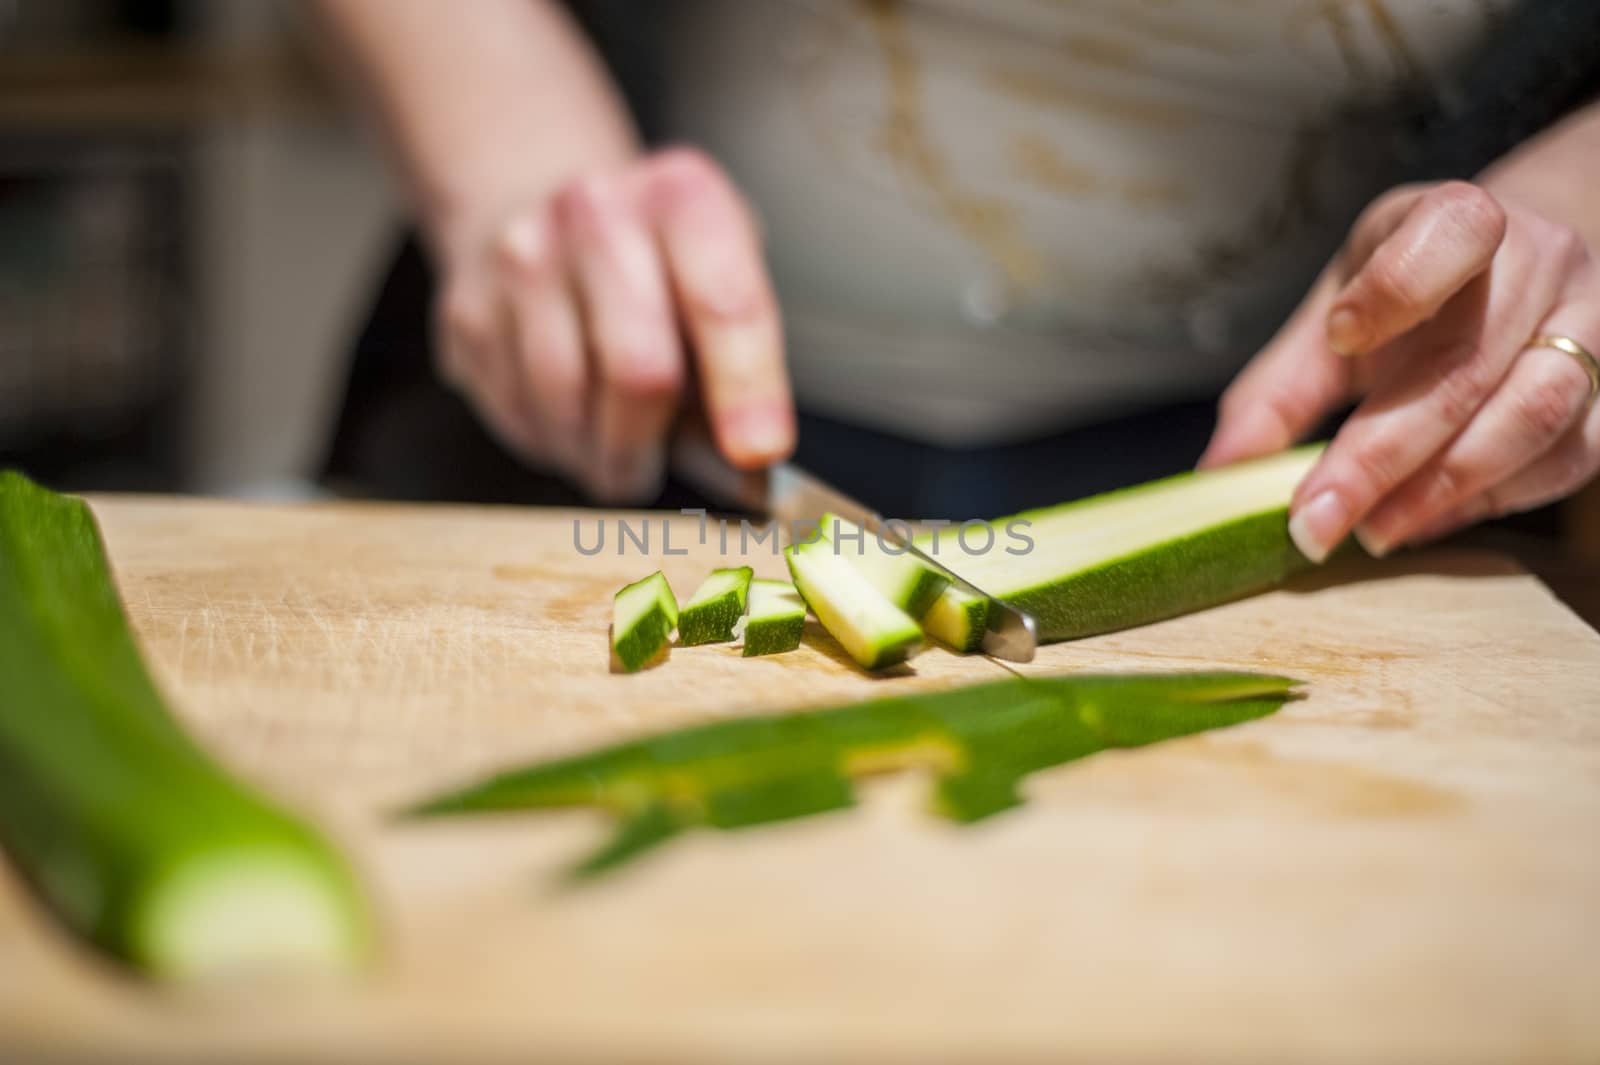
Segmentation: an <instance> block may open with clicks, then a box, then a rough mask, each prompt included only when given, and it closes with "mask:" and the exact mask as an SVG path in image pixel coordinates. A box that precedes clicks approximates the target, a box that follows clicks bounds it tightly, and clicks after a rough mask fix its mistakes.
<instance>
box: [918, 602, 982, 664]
mask: <svg viewBox="0 0 1600 1065" xmlns="http://www.w3.org/2000/svg"><path fill="white" fill-rule="evenodd" d="M988 627H989V600H987V599H985V598H984V597H983V596H981V595H973V594H972V593H971V592H967V591H963V590H962V589H960V588H956V587H950V588H946V589H945V590H944V591H943V592H942V593H941V594H940V595H939V598H938V599H935V600H934V601H933V605H932V606H931V607H929V608H928V612H927V613H926V614H924V615H922V629H923V631H924V632H926V633H927V634H928V635H929V636H932V637H933V638H934V639H935V640H938V641H939V642H940V643H942V644H944V645H945V646H947V647H949V648H950V649H951V650H953V651H960V652H961V653H962V654H967V653H969V652H972V651H976V650H978V649H979V648H981V647H982V646H983V634H984V632H985V631H986V630H987V629H988Z"/></svg>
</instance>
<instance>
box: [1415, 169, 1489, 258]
mask: <svg viewBox="0 0 1600 1065" xmlns="http://www.w3.org/2000/svg"><path fill="white" fill-rule="evenodd" d="M1427 195H1428V198H1429V199H1430V200H1431V201H1432V202H1433V203H1434V204H1435V205H1436V206H1437V207H1438V208H1439V209H1440V210H1441V211H1443V212H1444V213H1445V214H1446V215H1447V216H1448V217H1450V218H1452V219H1454V220H1455V221H1456V223H1457V224H1458V225H1461V226H1462V227H1463V228H1465V229H1467V230H1469V231H1470V232H1472V233H1475V234H1481V235H1482V236H1484V237H1487V238H1490V239H1491V240H1492V241H1493V242H1494V243H1499V241H1500V240H1501V238H1503V237H1504V236H1505V232H1506V210H1505V208H1504V207H1502V206H1501V205H1500V201H1499V200H1496V199H1495V198H1494V197H1493V196H1491V195H1490V194H1489V193H1488V192H1486V191H1484V189H1483V188H1481V187H1480V186H1478V185H1474V184H1472V183H1471V182H1470V181H1446V182H1444V183H1442V184H1440V185H1437V186H1435V187H1434V189H1433V190H1432V191H1431V192H1429V193H1428V194H1427Z"/></svg>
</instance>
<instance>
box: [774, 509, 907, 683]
mask: <svg viewBox="0 0 1600 1065" xmlns="http://www.w3.org/2000/svg"><path fill="white" fill-rule="evenodd" d="M784 557H785V558H786V559H787V560H788V563H789V573H790V575H791V576H793V577H794V586H795V588H796V589H797V590H798V591H799V592H800V595H801V596H802V597H803V598H804V599H805V601H806V603H807V604H808V605H810V607H811V611H812V613H814V614H816V615H817V620H818V621H821V622H822V627H823V628H825V629H827V630H828V632H829V634H831V635H832V636H833V638H834V639H836V640H838V641H839V644H840V646H842V647H843V648H844V649H845V651H846V652H847V653H848V654H849V655H850V657H851V658H853V659H855V661H856V663H857V664H858V665H860V666H861V668H863V669H884V668H886V667H888V666H892V665H896V664H898V663H900V662H904V661H905V660H906V656H907V655H909V654H910V653H911V650H912V649H913V648H914V647H916V646H917V645H918V644H920V643H921V642H922V630H921V629H920V628H918V627H917V623H916V622H915V621H913V620H912V619H911V617H910V616H909V615H908V614H907V613H906V612H905V611H904V610H901V609H900V608H899V607H897V606H895V605H894V604H893V603H891V602H889V600H888V599H885V598H884V596H883V593H881V592H879V591H878V590H877V589H876V588H874V587H873V586H872V582H870V581H869V580H867V578H866V575H865V574H863V573H862V572H861V571H860V570H859V569H857V568H856V567H855V566H853V565H852V564H851V563H850V561H849V560H848V559H846V558H845V557H843V556H842V555H837V554H835V553H834V550H833V545H832V544H830V543H828V542H827V541H826V540H816V541H812V542H810V543H806V544H796V545H794V546H792V547H790V548H788V549H787V550H786V551H785V552H784Z"/></svg>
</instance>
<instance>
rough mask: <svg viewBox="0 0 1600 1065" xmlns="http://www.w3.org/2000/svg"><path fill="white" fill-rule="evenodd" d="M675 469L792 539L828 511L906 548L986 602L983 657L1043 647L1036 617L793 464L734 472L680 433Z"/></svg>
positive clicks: (701, 441) (707, 447)
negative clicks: (772, 523)
mask: <svg viewBox="0 0 1600 1065" xmlns="http://www.w3.org/2000/svg"><path fill="white" fill-rule="evenodd" d="M671 464H672V472H673V473H674V474H675V475H676V476H677V477H678V478H679V479H681V480H682V481H684V482H685V483H687V484H689V485H690V486H692V487H693V488H695V489H696V490H697V491H699V492H701V493H702V494H704V495H706V496H708V497H710V498H712V499H716V500H721V501H723V502H725V503H729V504H732V505H735V506H738V507H740V508H742V509H744V510H748V511H751V512H753V513H757V514H765V515H766V516H767V517H769V518H771V519H773V520H774V521H776V522H778V523H779V525H780V526H781V528H782V530H783V532H786V533H788V534H789V535H791V536H792V535H793V534H794V530H795V529H796V528H798V527H802V526H809V527H810V528H813V529H815V528H817V527H818V526H819V525H820V524H821V521H822V516H823V515H824V514H827V513H830V512H831V513H833V514H837V515H838V516H839V517H841V518H843V519H845V520H846V521H851V522H854V523H856V524H857V525H859V526H861V528H862V529H864V530H866V532H867V533H869V534H872V535H875V536H877V537H878V538H879V541H880V542H881V543H883V544H885V545H887V546H892V547H894V548H896V549H903V550H904V551H905V553H907V554H909V555H911V556H912V557H913V558H915V559H916V560H917V561H918V562H920V563H922V564H923V565H924V566H927V567H928V568H929V569H931V570H933V571H934V572H935V573H938V574H940V575H941V576H943V577H945V578H946V579H947V580H949V581H950V583H951V584H952V585H954V586H956V587H957V588H960V589H961V590H962V591H964V592H967V593H968V594H970V595H975V596H978V597H979V598H981V599H985V600H987V601H988V603H989V611H988V617H989V620H988V625H987V627H986V629H985V631H984V634H983V644H982V647H983V653H984V654H986V655H989V656H990V657H993V658H1003V659H1005V660H1007V661H1010V662H1031V661H1032V660H1033V653H1034V651H1035V650H1036V649H1037V648H1038V646H1039V637H1038V628H1037V626H1036V625H1035V624H1034V620H1033V618H1031V617H1029V616H1028V615H1027V614H1024V613H1023V612H1022V611H1020V610H1018V609H1017V608H1016V607H1014V606H1012V605H1010V604H1009V603H1007V602H1005V601H1004V600H1002V599H996V598H995V597H994V596H992V595H989V594H988V593H987V592H985V591H983V590H982V589H981V588H978V587H976V586H974V585H973V583H972V582H971V581H969V580H967V579H966V578H964V577H962V576H961V575H960V574H958V573H956V572H954V571H953V570H951V569H950V567H949V566H946V565H945V564H944V563H943V562H940V561H939V560H938V559H937V558H934V557H933V556H932V555H929V554H928V553H926V552H924V551H922V550H921V549H920V548H918V547H917V546H916V544H914V543H912V542H911V540H910V539H909V537H907V536H906V534H905V532H904V531H902V530H903V528H904V527H903V526H901V525H900V523H898V522H885V521H884V520H883V519H882V518H880V517H879V516H878V514H877V513H876V512H874V511H872V510H870V509H869V508H867V507H865V506H863V505H862V504H860V503H858V502H856V501H855V500H854V499H851V498H850V497H849V496H847V495H845V494H844V493H843V492H840V491H839V490H838V489H836V488H834V487H832V486H831V485H829V484H828V483H826V482H825V481H823V480H821V479H820V478H818V477H815V476H813V475H812V474H810V473H807V472H806V471H805V470H803V469H801V468H800V467H798V466H796V465H794V464H793V463H788V462H779V463H776V464H774V465H772V466H770V467H768V468H767V469H765V470H755V471H749V470H739V469H735V468H734V467H733V466H732V465H730V464H729V463H728V461H727V460H726V459H724V458H723V457H722V454H721V453H720V452H719V451H718V450H717V448H716V445H715V444H713V443H712V442H711V440H710V439H709V438H708V437H705V436H702V435H699V434H690V433H680V434H679V435H678V436H677V438H676V439H675V440H674V442H673V447H672V456H671ZM897 526H899V527H897ZM781 535H783V533H780V536H781Z"/></svg>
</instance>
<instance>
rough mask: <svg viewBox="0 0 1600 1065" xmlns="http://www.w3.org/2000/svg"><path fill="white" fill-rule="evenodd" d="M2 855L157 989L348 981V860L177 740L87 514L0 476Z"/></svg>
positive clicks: (361, 909)
mask: <svg viewBox="0 0 1600 1065" xmlns="http://www.w3.org/2000/svg"><path fill="white" fill-rule="evenodd" d="M0 677H3V678H4V680H3V682H0V844H3V845H4V847H5V850H6V851H7V853H8V854H9V855H10V858H11V860H12V862H13V863H14V864H15V866H16V867H17V869H18V870H19V871H20V872H21V873H22V874H23V876H24V877H25V878H26V879H27V880H28V881H29V883H30V884H31V885H32V886H33V888H34V889H35V891H36V892H37V893H38V895H39V897H40V898H41V899H42V901H43V902H44V903H45V905H46V906H47V908H48V909H49V910H50V911H51V912H52V913H53V914H54V915H55V916H56V917H57V918H58V919H59V920H60V921H61V923H62V924H64V925H65V926H66V927H67V928H68V929H70V930H71V931H73V932H75V933H77V934H79V935H80V936H82V937H84V938H85V939H87V940H88V941H89V942H91V943H92V944H94V945H96V946H98V947H99V948H100V949H101V950H103V951H105V952H107V953H109V954H111V955H112V956H114V957H117V958H120V959H121V960H123V961H124V962H126V963H127V964H129V965H131V966H132V967H134V968H135V969H137V970H140V971H142V972H144V973H146V974H147V975H150V976H153V977H157V978H163V979H172V980H189V979H198V978H204V977H209V976H213V975H225V974H231V973H236V972H240V971H256V970H261V969H283V968H289V969H298V968H305V967H317V968H323V967H329V966H333V967H346V966H349V965H350V964H352V963H354V962H356V961H358V960H359V959H361V958H362V957H363V956H364V955H365V954H366V953H367V951H368V947H369V939H370V922H369V918H368V914H367V910H366V906H365V903H364V900H363V896H362V894H361V892H360V891H359V890H358V888H357V885H356V882H355V880H354V878H353V876H352V875H351V872H350V870H349V868H348V867H347V865H346V864H345V862H344V860H343V858H342V857H341V856H340V855H339V854H338V852H336V851H335V850H334V849H333V847H332V846H331V845H330V844H329V843H328V842H327V841H326V840H325V839H324V838H323V837H322V836H321V835H320V834H318V833H317V832H316V831H315V830H314V829H312V828H311V827H310V826H309V825H307V824H305V823H304V822H302V821H300V820H298V819H296V818H295V817H293V816H291V815H289V814H288V813H286V812H284V811H282V810H280V809H279V808H278V807H277V806H275V805H273V804H271V803H269V802H268V801H266V800H265V799H263V798H262V797H260V796H259V795H257V794H256V793H255V792H254V791H253V790H251V789H250V788H248V787H247V786H246V785H244V784H242V783H240V782H239V781H238V780H236V779H235V778H233V777H232V776H230V775H229V774H228V772H227V771H226V770H225V769H223V768H222V767H221V766H219V765H218V764H217V763H216V762H214V761H212V760H211V758H209V757H208V756H207V755H206V754H205V752H203V751H202V750H201V749H200V748H199V747H198V746H196V745H195V744H194V743H193V742H192V741H191V740H190V739H189V738H188V736H186V735H185V734H184V732H183V731H182V729H181V728H180V727H179V726H178V723H177V722H176V720H175V719H174V718H173V717H172V716H171V715H170V714H169V713H168V710H167V707H166V704H165V703H164V702H163V700H162V697H161V695H160V693H159V692H158V691H157V689H156V687H155V685H154V683H153V682H152V681H151V679H150V674H149V673H148V671H147V670H146V668H145V665H144V662H143V660H142V659H141V658H140V655H139V650H138V647H137V645H136V644H135V642H134V639H133V635H132V633H131V631H130V629H129V626H128V622H127V618H126V616H125V615H124V613H123V611H122V606H121V603H120V602H119V601H118V599H117V593H116V588H115V586H114V585H113V583H112V579H111V572H110V568H109V566H108V565H107V562H106V557H105V551H104V547H103V545H102V543H101V539H100V533H99V530H98V528H97V527H96V525H95V522H94V516H93V514H92V513H91V512H90V510H89V508H88V507H87V506H86V505H85V504H84V503H83V502H81V501H80V500H76V499H70V498H68V497H65V496H60V495H57V494H55V493H54V492H50V491H48V490H46V489H44V488H41V487H39V486H38V485H35V484H34V483H33V482H31V481H29V480H28V479H27V478H25V477H23V476H21V475H19V474H15V473H9V472H5V473H0Z"/></svg>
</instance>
